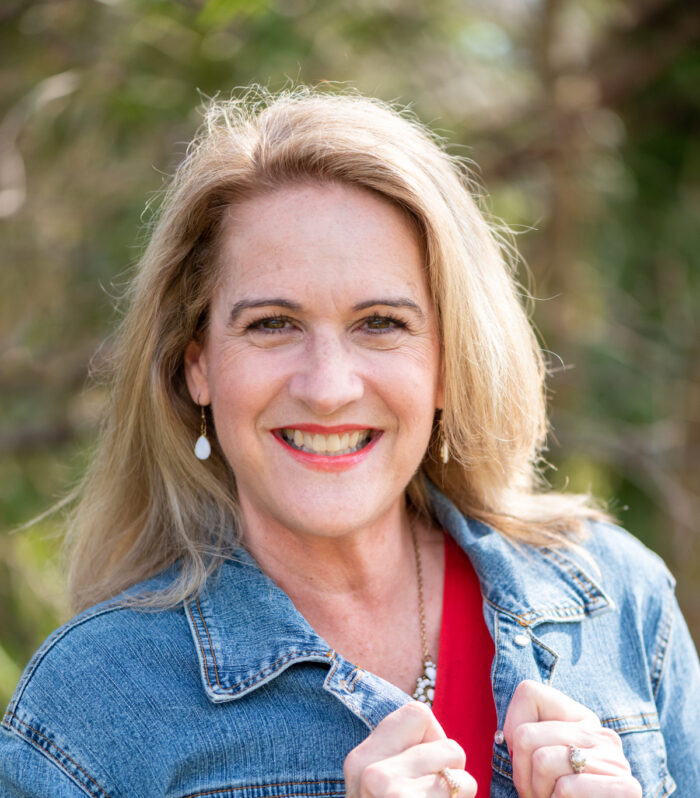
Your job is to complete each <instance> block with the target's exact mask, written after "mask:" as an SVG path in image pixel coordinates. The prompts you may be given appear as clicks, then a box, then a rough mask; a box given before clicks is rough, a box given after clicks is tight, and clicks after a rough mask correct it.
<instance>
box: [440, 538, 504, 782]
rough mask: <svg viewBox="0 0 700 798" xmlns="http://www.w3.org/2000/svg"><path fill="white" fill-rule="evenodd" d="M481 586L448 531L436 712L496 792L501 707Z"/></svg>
mask: <svg viewBox="0 0 700 798" xmlns="http://www.w3.org/2000/svg"><path fill="white" fill-rule="evenodd" d="M482 603H483V601H482V598H481V589H480V587H479V580H478V578H477V576H476V573H475V572H474V568H473V567H472V564H471V562H470V561H469V558H468V557H467V555H466V554H465V553H464V552H463V551H462V550H461V549H460V548H459V546H458V545H457V544H456V543H455V542H454V540H452V538H451V537H450V536H449V535H445V588H444V593H443V599H442V626H441V629H440V651H439V659H438V669H437V684H436V686H435V700H434V701H433V712H434V713H435V717H436V718H437V719H438V721H439V722H440V725H441V726H442V728H443V729H444V730H445V734H447V736H448V737H450V738H451V739H453V740H456V741H457V742H458V743H459V744H460V745H461V746H462V748H464V750H465V751H466V753H467V770H468V771H469V772H470V773H471V774H472V776H474V778H475V779H476V783H477V784H478V785H479V789H478V792H477V798H487V796H488V795H489V793H490V790H491V759H492V756H493V735H494V733H495V731H496V708H495V706H494V703H493V694H492V691H491V663H492V661H493V657H494V651H495V649H494V645H493V640H492V639H491V635H490V634H489V630H488V629H487V627H486V621H485V620H484V614H483V610H482Z"/></svg>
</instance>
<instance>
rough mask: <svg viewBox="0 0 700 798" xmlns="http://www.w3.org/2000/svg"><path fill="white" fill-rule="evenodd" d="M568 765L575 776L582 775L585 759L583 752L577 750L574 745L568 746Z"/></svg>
mask: <svg viewBox="0 0 700 798" xmlns="http://www.w3.org/2000/svg"><path fill="white" fill-rule="evenodd" d="M569 764H570V765H571V769H572V770H573V771H574V773H576V774H577V775H578V774H579V773H583V771H584V769H585V767H586V757H585V756H584V753H583V751H582V750H581V749H580V748H577V747H576V746H575V745H570V746H569Z"/></svg>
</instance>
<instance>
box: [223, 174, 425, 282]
mask: <svg viewBox="0 0 700 798" xmlns="http://www.w3.org/2000/svg"><path fill="white" fill-rule="evenodd" d="M219 259H220V266H221V268H222V272H223V273H222V278H223V283H224V285H225V286H226V289H227V293H230V292H234V293H236V294H238V293H240V292H248V291H250V290H270V289H271V288H276V289H278V291H279V290H280V289H282V288H287V289H292V290H294V291H296V292H300V291H306V292H309V293H312V294H313V293H314V292H315V291H317V290H321V289H327V288H328V287H335V288H336V289H337V290H339V291H341V292H347V291H351V292H352V294H353V298H356V297H357V294H358V293H362V292H363V290H364V289H366V290H370V289H371V290H380V289H382V290H384V291H386V290H390V289H392V288H394V289H398V288H401V290H402V291H403V292H404V293H405V292H406V291H407V290H410V291H411V292H412V293H414V294H415V295H416V296H417V297H423V298H425V297H426V295H427V283H426V277H425V268H424V261H425V258H424V254H423V248H422V245H421V240H420V237H419V236H418V233H417V231H416V225H415V223H413V222H412V220H411V219H410V218H409V217H408V214H407V213H406V212H405V211H403V210H401V209H400V208H398V207H397V206H396V205H394V204H393V203H392V202H390V201H389V200H387V199H385V198H383V197H382V196H380V195H379V194H377V193H375V192H372V191H369V190H367V189H364V188H360V187H356V186H349V185H343V184H338V183H324V184H320V183H303V184H293V185H289V186H284V187H282V188H279V189H276V190H274V191H271V192H268V193H265V194H262V195H260V196H256V197H254V198H252V199H249V200H246V201H244V202H242V203H240V204H239V205H237V206H235V207H233V208H230V209H229V210H228V212H227V215H226V217H225V220H224V226H223V229H222V238H221V249H220V256H219Z"/></svg>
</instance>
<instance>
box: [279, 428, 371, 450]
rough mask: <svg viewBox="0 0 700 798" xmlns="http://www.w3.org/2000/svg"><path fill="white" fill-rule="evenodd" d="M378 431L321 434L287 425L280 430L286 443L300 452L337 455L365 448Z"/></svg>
mask: <svg viewBox="0 0 700 798" xmlns="http://www.w3.org/2000/svg"><path fill="white" fill-rule="evenodd" d="M377 432H379V430H372V429H362V430H357V429H356V430H352V431H350V432H343V433H332V434H331V435H320V434H319V433H311V432H304V431H303V430H300V429H292V428H289V427H285V429H281V430H280V431H279V434H280V437H281V438H282V440H283V441H284V442H285V443H287V444H289V445H290V446H291V447H292V448H293V449H297V450H298V451H300V452H306V453H307V454H320V455H325V456H326V457H337V456H339V455H342V454H355V452H359V451H360V450H361V449H364V448H365V446H367V445H368V444H369V443H370V442H371V441H372V438H373V435H374V433H377Z"/></svg>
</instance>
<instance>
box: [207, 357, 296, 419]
mask: <svg viewBox="0 0 700 798" xmlns="http://www.w3.org/2000/svg"><path fill="white" fill-rule="evenodd" d="M266 355H269V353H265V352H260V351H255V350H253V351H251V350H250V348H248V347H243V346H236V345H235V344H232V345H231V346H228V347H226V349H225V350H222V351H221V352H220V353H219V356H218V357H216V358H215V359H214V360H213V370H212V374H211V378H210V387H211V396H212V405H213V408H214V416H215V420H216V422H217V427H218V428H219V429H222V428H223V427H230V426H236V425H239V424H241V425H247V424H249V423H250V421H251V419H253V420H254V419H255V417H257V416H258V415H259V414H260V413H262V412H263V411H264V410H265V408H266V407H268V406H269V404H270V403H271V402H272V401H273V399H274V398H275V396H277V395H278V394H279V392H280V391H281V390H282V388H283V386H284V382H285V371H284V368H283V367H281V366H282V364H280V363H274V362H273V358H271V357H269V356H266Z"/></svg>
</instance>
